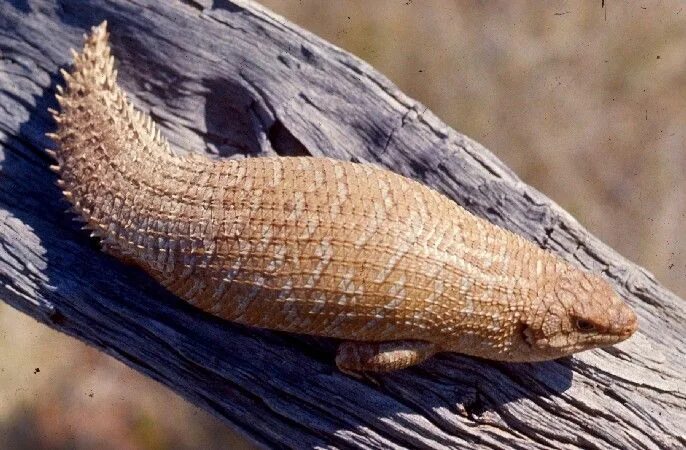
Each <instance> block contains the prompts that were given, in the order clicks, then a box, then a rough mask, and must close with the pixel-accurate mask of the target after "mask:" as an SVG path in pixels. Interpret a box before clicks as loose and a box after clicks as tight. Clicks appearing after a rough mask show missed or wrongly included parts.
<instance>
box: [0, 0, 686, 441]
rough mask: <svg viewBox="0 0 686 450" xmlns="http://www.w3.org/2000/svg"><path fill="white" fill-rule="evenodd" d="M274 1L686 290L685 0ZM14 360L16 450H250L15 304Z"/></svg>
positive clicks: (6, 374)
mask: <svg viewBox="0 0 686 450" xmlns="http://www.w3.org/2000/svg"><path fill="white" fill-rule="evenodd" d="M263 3H264V4H266V5H267V6H268V7H271V8H273V9H274V10H275V11H276V12H278V13H280V14H283V15H284V16H286V17H288V18H289V19H291V20H293V21H295V22H296V23H298V24H300V25H302V26H303V27H304V28H307V29H309V30H311V31H313V32H314V33H316V34H318V35H320V36H322V37H324V38H325V39H328V40H330V41H332V42H334V43H336V44H337V45H339V46H341V47H343V48H345V49H347V50H349V51H352V52H353V53H355V54H357V55H358V56H360V57H361V58H362V59H364V60H366V61H368V62H369V63H370V64H372V65H373V66H374V67H376V68H377V69H379V70H381V71H382V72H383V73H385V74H386V75H387V76H388V77H389V78H390V79H391V80H393V81H394V82H395V83H397V84H398V85H399V86H400V88H401V89H402V90H404V91H405V92H407V93H408V94H410V95H411V96H412V97H414V98H416V99H418V100H420V101H421V102H423V103H424V104H426V105H427V106H429V108H430V109H432V110H433V111H434V112H435V113H436V114H437V115H438V116H440V117H442V118H443V120H445V121H446V122H447V123H448V124H450V125H451V126H453V127H454V128H456V129H457V130H459V131H462V132H464V133H466V134H468V135H470V136H472V137H473V138H475V139H477V140H478V141H480V142H481V143H483V144H485V145H486V146H487V147H488V148H490V149H491V150H492V151H493V152H495V153H496V154H497V155H498V156H499V157H500V158H502V159H503V160H504V161H505V162H506V163H507V164H508V165H510V167H512V168H513V169H514V170H515V171H516V172H517V173H518V174H519V175H520V176H521V177H522V178H523V179H524V181H526V182H527V183H529V184H532V185H533V186H536V187H537V188H538V189H540V190H541V191H542V192H544V193H545V194H546V195H548V196H550V197H552V198H553V199H555V200H556V201H557V202H559V203H560V204H561V205H562V206H563V207H564V208H565V209H567V210H568V211H570V212H571V213H572V214H573V215H575V216H576V217H577V218H578V219H579V220H580V221H581V222H582V223H584V224H585V225H586V226H587V227H588V228H589V229H590V230H591V231H593V232H594V233H595V234H597V235H598V236H600V237H601V238H602V239H603V240H604V241H605V242H607V243H608V244H609V245H611V246H612V247H614V248H616V249H617V250H619V251H620V252H621V253H622V254H624V255H625V256H627V257H629V258H630V259H632V260H634V261H636V262H638V263H639V264H641V265H643V266H645V267H646V268H648V269H649V270H650V271H652V272H653V273H655V275H656V276H657V277H658V279H660V280H661V281H662V282H664V283H665V284H666V285H667V286H669V287H670V288H672V289H673V290H675V291H676V292H677V293H679V294H681V295H682V296H683V295H685V294H686V277H685V275H686V241H684V240H682V239H680V238H681V236H682V235H683V233H684V231H685V230H686V225H684V223H685V222H686V201H685V200H686V199H685V197H686V152H685V151H684V150H685V147H686V126H684V124H686V70H685V69H686V6H685V5H683V3H681V2H679V1H676V0H674V1H661V2H655V1H643V2H629V1H625V2H624V1H621V2H620V1H613V0H608V1H606V2H605V3H606V8H605V9H601V7H600V1H596V2H584V3H583V4H582V3H580V2H563V1H557V2H545V3H543V2H521V1H508V2H505V1H501V2H488V3H487V2H453V1H433V2H418V1H414V2H413V1H411V0H410V1H407V0H393V1H390V0H384V1H374V2H369V1H366V0H355V1H338V2H321V1H318V0H303V1H283V0H268V1H265V2H263ZM0 354H2V355H3V357H2V359H1V360H0V381H1V382H0V434H5V433H8V436H9V438H11V439H13V440H12V441H10V442H11V443H12V444H14V445H13V447H14V448H22V447H23V448H29V447H30V448H93V447H98V448H144V449H157V448H200V447H202V448H226V447H232V448H236V446H235V445H237V444H236V443H235V441H232V437H231V433H230V432H229V431H228V430H226V429H225V428H223V427H221V426H220V425H218V424H217V423H216V422H215V421H214V420H213V419H210V418H209V417H208V416H206V415H205V414H204V413H201V412H199V411H197V410H196V409H195V408H193V407H192V406H190V405H188V404H186V403H185V402H184V401H182V400H180V399H179V398H177V397H175V396H174V395H173V394H171V393H169V392H168V391H167V390H166V389H164V388H162V387H160V386H159V385H157V384H156V383H154V382H152V381H150V380H147V379H145V378H144V377H142V376H140V375H137V374H135V373H133V372H132V371H130V370H129V369H126V368H125V367H123V366H122V365H121V364H119V363H117V362H114V361H113V360H111V359H110V358H109V357H106V356H104V355H101V354H99V353H97V352H95V351H94V350H90V349H87V348H85V347H84V346H83V345H82V344H80V343H78V342H75V341H74V340H71V339H68V338H66V337H64V336H60V335H58V334H57V333H55V332H53V331H51V330H48V329H46V328H44V327H40V326H38V325H36V324H35V323H33V322H32V321H31V320H30V319H27V318H25V317H22V316H20V315H19V314H18V313H16V312H14V311H10V310H9V309H8V308H7V307H6V306H2V305H1V304H0ZM36 367H39V368H40V372H39V373H36V374H34V373H33V372H34V370H35V368H36ZM90 394H93V395H92V397H91V396H90Z"/></svg>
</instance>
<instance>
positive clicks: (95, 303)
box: [0, 0, 686, 448]
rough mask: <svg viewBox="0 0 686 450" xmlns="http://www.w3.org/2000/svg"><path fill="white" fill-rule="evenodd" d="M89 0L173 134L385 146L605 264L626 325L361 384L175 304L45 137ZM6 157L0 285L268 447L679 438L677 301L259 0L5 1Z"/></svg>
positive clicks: (261, 144) (0, 58)
mask: <svg viewBox="0 0 686 450" xmlns="http://www.w3.org/2000/svg"><path fill="white" fill-rule="evenodd" d="M103 19H107V20H108V21H109V23H110V29H111V32H112V42H113V49H114V54H115V55H116V57H117V58H118V61H119V64H120V80H121V84H122V85H123V87H124V88H125V90H126V91H127V92H129V93H130V94H131V95H132V96H133V97H134V99H135V102H136V104H137V105H139V106H140V108H141V109H143V110H145V111H148V112H150V113H151V114H152V116H153V117H154V119H155V120H156V121H157V122H158V123H159V124H160V126H161V128H162V131H163V132H164V134H165V135H166V136H167V137H168V138H169V140H170V141H171V143H172V145H174V146H175V147H176V148H177V149H178V151H180V152H183V151H197V152H204V153H207V154H209V155H210V156H212V157H226V156H231V155H233V154H234V153H238V154H242V155H248V156H259V155H265V154H280V155H294V154H299V155H302V154H305V155H328V156H332V157H335V158H340V159H345V160H352V161H360V162H369V163H375V164H380V165H383V166H385V167H388V168H390V169H392V170H394V171H396V172H399V173H402V174H404V175H407V176H409V177H412V178H415V179H417V180H420V181H422V182H424V183H426V184H428V185H430V186H433V187H434V188H436V189H438V190H440V191H441V192H443V193H445V194H446V195H448V196H449V197H451V198H453V199H454V200H455V201H456V202H458V203H459V204H461V205H464V206H465V207H466V208H467V209H469V210H470V211H472V212H474V213H476V214H478V215H481V216H483V217H486V218H488V219H489V220H491V221H493V222H495V223H497V224H498V225H501V226H504V227H506V228H509V229H511V230H513V231H515V232H518V233H520V234H522V235H524V236H526V237H528V238H530V239H532V240H533V241H535V242H537V243H538V244H540V245H541V246H543V247H546V248H550V249H553V250H554V251H556V252H558V253H559V254H561V255H562V256H563V257H565V258H567V259H568V260H570V261H573V262H574V263H576V264H579V265H581V266H583V267H585V268H588V269H590V270H594V271H597V272H600V273H602V274H604V275H605V276H606V277H607V278H608V279H610V280H611V281H612V283H613V284H614V286H615V287H616V288H617V290H618V292H619V293H620V294H621V295H622V296H623V297H624V298H626V299H627V301H628V302H629V303H630V304H631V305H632V306H633V307H634V308H635V309H636V311H637V312H638V314H639V316H640V323H641V329H640V331H639V332H638V334H637V335H635V336H634V337H633V338H632V339H631V340H629V341H628V342H626V343H624V344H622V345H619V346H617V347H614V348H609V349H606V350H597V351H592V352H587V353H583V354H580V355H578V356H577V357H574V358H569V359H563V360H559V361H554V362H547V363H541V364H504V363H495V362H488V361H482V360H477V359H474V358H469V357H463V356H460V355H441V356H439V357H436V358H433V359H432V360H430V361H429V362H427V363H425V364H423V365H422V366H420V367H417V368H412V369H409V370H405V371H402V372H398V373H392V374H388V375H383V376H375V377H374V381H375V382H372V381H370V380H369V379H367V380H356V379H352V378H350V377H347V376H345V375H343V374H341V373H339V372H338V371H337V370H336V369H335V367H334V364H333V356H334V348H335V343H334V342H333V341H331V340H327V339H315V338H310V337H302V336H293V335H287V334H283V333H276V332H269V331H263V330H257V329H251V328H247V327H241V326H237V325H233V324H228V323H224V322H222V321H220V320H217V319H215V318H213V317H211V316H209V315H207V314H204V313H202V312H199V311H197V310H195V309H193V308H191V307H190V306H187V305H186V304H184V303H183V302H182V301H180V300H178V299H177V298H175V297H173V296H171V295H170V294H168V293H166V292H165V291H163V289H162V288H160V287H159V286H157V285H156V284H155V283H154V282H153V281H152V280H150V279H149V278H148V277H147V276H145V275H144V274H143V273H142V272H141V271H138V270H136V269H134V268H131V267H126V266H124V265H123V264H121V263H119V262H117V261H115V260H114V259H112V258H110V257H108V256H106V255H104V254H103V253H101V252H100V251H99V250H98V244H97V242H96V241H94V240H92V239H90V238H89V237H88V235H87V233H86V232H83V231H81V230H79V229H78V227H77V226H76V225H75V223H74V222H72V221H71V218H70V216H69V215H68V214H65V213H64V212H63V211H64V209H65V207H66V204H65V203H63V202H62V201H61V196H60V193H59V191H58V189H57V188H56V187H55V186H54V181H55V177H54V176H53V175H52V173H51V172H50V171H49V170H48V165H49V159H48V158H47V156H46V155H45V154H44V153H43V152H42V149H43V148H44V147H47V146H49V145H50V142H49V141H48V140H47V139H46V138H45V136H44V133H46V132H48V131H52V130H54V127H55V124H54V123H53V122H52V120H51V119H50V117H49V114H48V113H47V108H48V107H53V108H57V105H56V102H55V100H54V93H55V86H56V84H58V83H60V82H61V79H60V76H59V75H58V69H59V68H60V67H66V66H67V65H68V64H69V61H70V56H69V53H68V51H67V49H68V48H69V47H74V48H79V47H80V46H81V43H82V33H83V32H85V31H87V30H88V29H89V27H90V26H92V25H95V24H97V23H99V22H100V21H102V20H103ZM598 163H599V164H601V163H602V161H598ZM0 167H1V169H0V297H1V298H2V299H3V300H5V301H7V302H8V303H9V304H10V305H12V306H14V307H15V308H17V309H19V310H21V311H23V312H25V313H27V314H29V315H31V316H33V317H34V318H36V319H37V320H39V321H41V322H43V323H45V324H47V325H48V326H50V327H53V328H56V329H58V330H60V331H63V332H65V333H67V334H69V335H72V336H74V337H76V338H78V339H80V340H82V341H84V342H87V343H89V344H91V345H94V346H96V347H98V348H100V349H101V350H103V351H104V352H107V353H108V354H110V355H113V356H114V357H116V358H118V359H120V360H121V361H123V362H125V363H126V364H128V365H129V366H131V367H133V368H135V369H137V370H139V371H141V372H143V373H144V374H146V375H148V376H150V377H152V378H154V379H156V380H158V381H160V382H161V383H164V384H165V385H167V386H169V387H170V388H171V389H173V390H175V391H176V392H178V393H179V394H181V395H182V396H184V397H185V398H187V399H188V400H190V401H192V402H193V403H195V404H197V405H199V406H200V407H202V408H204V409H206V410H208V411H210V412H211V413H213V414H215V415H216V416H218V417H220V418H221V419H223V420H224V421H226V423H228V424H231V425H232V426H234V427H236V428H237V429H239V430H240V431H241V432H242V433H244V434H245V435H247V436H249V437H250V438H252V439H253V440H255V441H256V442H258V443H261V444H264V445H265V446H270V447H293V448H311V447H341V448H348V447H354V448H402V447H415V448H444V447H467V446H468V447H471V448H473V447H490V448H548V447H550V446H554V447H559V448H577V447H583V448H675V447H683V446H686V439H685V438H684V435H685V434H686V358H685V353H686V352H685V348H686V346H685V344H686V303H684V302H683V301H682V300H680V299H679V298H677V297H676V296H675V295H674V294H672V293H671V292H669V291H668V290H667V289H665V288H664V287H662V286H660V285H659V284H658V283H657V282H656V281H655V279H654V278H653V277H652V276H651V275H650V274H649V273H648V272H646V271H645V270H644V269H642V268H640V267H637V266H636V265H634V264H632V263H630V262H629V261H627V260H626V259H624V258H623V257H621V256H620V255H618V254H617V253H616V252H615V251H613V250H612V249H611V248H609V247H607V246H606V245H604V244H603V243H601V242H600V241H598V239H596V238H595V237H593V236H592V235H591V234H589V232H588V231H586V230H585V229H584V228H583V227H582V226H580V225H579V224H578V223H577V222H576V221H575V220H574V219H573V218H572V217H571V216H570V215H569V214H568V213H566V212H565V211H563V210H562V209H561V208H560V207H559V206H557V205H556V204H554V203H553V202H552V201H551V200H550V199H548V198H547V197H545V196H544V195H542V194H541V193H539V192H537V191H536V190H535V189H533V188H531V187H530V186H527V185H526V184H524V183H523V182H521V181H520V180H519V179H518V178H517V177H516V175H515V174H514V173H512V172H511V171H510V170H509V169H508V168H507V167H505V166H504V165H503V164H502V163H501V162H500V161H498V159H496V158H495V157H494V156H493V155H492V154H491V153H490V152H489V151H488V150H486V149H485V148H484V147H482V146H481V145H479V144H478V143H476V142H474V141H473V140H471V139H469V138H468V137H466V136H464V135H462V134H460V133H458V132H456V131H454V130H453V129H451V128H450V127H448V126H447V125H445V124H444V123H443V122H441V120H440V119H438V118H437V117H436V116H434V115H433V114H432V113H431V112H430V111H429V110H427V109H426V107H424V106H423V105H421V104H420V103H418V102H417V101H415V100H413V99H411V98H408V97H407V96H406V95H404V94H403V93H402V92H400V91H399V90H398V88H397V87H395V86H394V85H393V84H392V83H391V82H389V81H388V80H387V79H386V78H384V77H383V76H382V75H380V74H379V73H378V72H376V71H375V70H374V69H372V68H371V67H369V66H368V65H367V64H365V63H364V62H362V61H360V60H359V59H357V58H355V57H353V56H351V55H350V54H348V53H346V52H344V51H342V50H340V49H338V48H336V47H334V46H332V45H331V44H328V43H326V42H324V41H322V40H321V39H319V38H317V37H316V36H314V35H312V34H310V33H308V32H306V31H304V30H302V29H300V28H298V27H297V26H295V25H293V24H291V23H288V22H287V21H285V20H284V19H282V18H280V17H277V16H276V15H274V14H273V13H271V12H269V11H266V10H264V9H262V8H261V7H259V6H258V5H255V4H249V3H245V2H243V1H234V2H229V1H215V2H214V5H209V4H208V2H194V1H190V0H186V1H170V2H157V1H153V0H149V1H148V0H129V1H126V0H115V1H104V0H96V1H91V2H77V1H66V0H65V1H59V2H55V1H48V0H32V1H22V0H10V1H5V2H2V3H0ZM55 351H59V349H56V350H55Z"/></svg>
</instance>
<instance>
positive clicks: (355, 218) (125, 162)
mask: <svg viewBox="0 0 686 450" xmlns="http://www.w3.org/2000/svg"><path fill="white" fill-rule="evenodd" d="M63 74H64V77H65V80H66V82H67V83H66V88H65V89H62V88H58V91H59V93H60V95H58V100H59V103H60V105H61V112H60V113H57V112H53V114H54V117H55V120H56V121H57V123H58V130H57V132H56V133H55V134H52V135H51V136H50V137H51V138H52V139H53V140H54V141H55V142H56V144H57V149H56V150H55V151H51V154H52V155H53V156H54V157H55V159H56V160H57V162H58V165H56V166H53V169H54V170H55V171H56V172H57V173H59V175H60V180H59V182H58V184H59V185H60V187H61V188H62V190H63V192H64V195H65V196H66V197H67V198H68V199H69V201H70V202H71V203H72V204H73V209H74V210H75V212H76V213H77V214H79V215H80V216H81V218H83V220H84V221H85V222H86V226H87V227H88V228H89V229H91V230H93V232H94V234H95V235H97V236H98V237H100V238H101V241H102V243H103V248H104V249H105V250H106V251H107V252H109V253H111V254H113V255H115V256H117V257H119V258H121V259H124V260H126V261H128V262H133V263H135V264H137V265H139V266H140V267H142V268H143V269H144V270H146V271H147V272H148V273H149V274H151V275H152V276H153V277H154V278H155V279H157V280H159V281H160V282H161V283H162V284H163V285H165V286H166V287H167V288H168V289H169V290H170V291H171V292H173V293H175V294H176V295H178V296H179V297H181V298H183V299H185V300H187V301H188V302H190V303H191V304H193V305H195V306H197V307H199V308H201V309H204V310H206V311H209V312H211V313H213V314H215V315H217V316H219V317H222V318H224V319H227V320H231V321H235V322H240V323H243V324H247V325H253V326H257V327H264V328H270V329H276V330H283V331H289V332H297V333H306V334H312V335H320V336H329V337H335V338H339V339H343V340H344V342H343V343H342V344H341V346H340V347H339V351H338V354H337V357H336V362H337V364H338V366H339V367H340V368H341V369H343V370H352V371H357V370H369V371H385V370H393V369H398V368H402V367H407V366H409V365H412V364H416V363H418V362H421V361H423V360H424V359H426V358H427V357H429V356H431V355H433V354H434V353H436V352H440V351H454V352H460V353H465V354H469V355H474V356H479V357H483V358H489V359H496V360H506V361H539V360H547V359H554V358H558V357H561V356H564V355H568V354H571V353H574V352H578V351H582V350H586V349H590V348H594V347H599V346H605V345H612V344H614V343H616V342H619V341H621V340H624V339H626V338H627V337H629V336H630V335H631V334H632V333H633V332H634V331H635V329H636V327H637V322H636V316H635V314H634V312H633V311H632V310H631V308H629V307H628V306H627V305H626V304H625V303H624V302H623V301H622V300H621V299H620V298H619V297H618V296H617V295H616V294H615V293H614V291H613V290H612V288H611V287H610V285H609V284H608V283H607V282H606V281H605V280H603V279H601V278H600V277H598V276H596V275H593V274H589V273H586V272H583V271H581V270H579V269H577V268H575V267H573V266H572V265H570V264H568V263H566V262H564V261H563V260H562V259H560V258H559V257H557V256H555V255H554V254H552V253H550V252H548V251H545V250H542V249H540V248H539V247H537V246H536V245H535V244H533V243H531V242H529V241H527V240H526V239H524V238H522V237H520V236H518V235H516V234H513V233H511V232H509V231H507V230H504V229H502V228H499V227H497V226H495V225H493V224H491V223H489V222H488V221H486V220H483V219H481V218H478V217H476V216H474V215H472V214H470V213H469V212H467V211H466V210H464V209H463V208H461V207H460V206H458V205H457V204H455V203H454V202H453V201H452V200H450V199H448V198H447V197H445V196H443V195H441V194H439V193H438V192H436V191H434V190H431V189H429V188H427V187H425V186H423V185H421V184H420V183H417V182H415V181H412V180H410V179H408V178H404V177H402V176H400V175H397V174H394V173H392V172H389V171H386V170H383V169H380V168H376V167H372V166H369V165H363V164H354V163H350V162H343V161H336V160H332V159H328V158H310V157H291V158H279V157H276V158H252V159H242V160H222V161H212V160H209V159H206V158H202V157H199V156H189V157H178V156H175V155H174V154H172V152H171V151H170V149H169V145H168V144H167V142H166V141H165V140H164V138H162V137H161V135H160V133H159V131H158V130H157V129H156V127H155V125H154V124H153V123H152V120H151V119H150V117H148V116H146V115H144V114H141V113H140V112H137V111H135V110H134V108H133V106H132V105H131V104H130V103H129V102H128V100H127V99H126V96H125V94H124V93H123V92H122V91H121V89H120V88H119V87H118V86H117V84H116V71H115V70H114V59H113V58H112V57H111V56H110V48H109V45H108V42H107V32H106V24H105V23H103V24H102V25H100V26H99V27H96V28H94V29H93V32H92V34H91V35H90V36H89V37H87V39H86V43H85V46H84V50H83V52H82V53H81V54H76V53H74V67H73V69H72V71H71V73H67V72H63Z"/></svg>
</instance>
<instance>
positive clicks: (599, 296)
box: [517, 268, 638, 361]
mask: <svg viewBox="0 0 686 450" xmlns="http://www.w3.org/2000/svg"><path fill="white" fill-rule="evenodd" d="M539 281H540V282H539V283H538V288H537V289H536V292H535V294H534V299H533V301H532V304H531V314H528V315H527V316H528V317H523V319H524V320H523V323H522V325H523V326H522V331H521V333H522V336H521V338H522V341H523V342H522V344H521V345H523V346H524V347H525V348H524V349H522V350H523V351H521V352H517V353H519V354H520V355H521V356H522V358H521V359H522V360H526V361H536V360H546V359H554V358H559V357H562V356H566V355H570V354H572V353H576V352H580V351H583V350H589V349H592V348H596V347H606V346H610V345H613V344H616V343H618V342H621V341H623V340H625V339H627V338H629V337H630V336H631V335H632V334H633V333H634V331H636V329H637V328H638V321H637V318H636V314H635V313H634V311H633V310H632V309H631V308H630V307H629V306H628V305H627V304H626V303H624V301H622V299H621V298H620V297H619V296H618V295H617V293H616V292H615V291H614V290H613V289H612V287H611V286H610V284H609V283H608V282H607V281H605V280H604V279H602V278H600V277H598V276H596V275H593V274H589V273H586V272H582V271H580V270H577V269H573V268H567V269H566V270H563V271H562V272H561V273H556V274H554V275H551V276H546V277H544V278H542V279H541V280H539ZM526 346H528V347H529V348H528V349H527V348H526Z"/></svg>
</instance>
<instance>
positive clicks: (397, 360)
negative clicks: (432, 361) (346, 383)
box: [336, 340, 438, 373]
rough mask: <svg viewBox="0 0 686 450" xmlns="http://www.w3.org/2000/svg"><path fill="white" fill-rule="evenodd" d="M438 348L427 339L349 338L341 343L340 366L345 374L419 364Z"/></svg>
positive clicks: (337, 355)
mask: <svg viewBox="0 0 686 450" xmlns="http://www.w3.org/2000/svg"><path fill="white" fill-rule="evenodd" d="M437 351H438V349H437V347H436V345H435V344H432V343H431V342H427V341H414V340H407V341H386V342H358V341H345V342H342V343H341V344H340V345H339V346H338V351H337V352H336V365H337V366H338V368H339V369H340V370H341V371H342V372H345V373H351V372H352V373H354V372H388V371H391V370H398V369H404V368H406V367H410V366H413V365H415V364H419V363H421V362H422V361H424V360H426V359H427V358H429V357H430V356H432V355H433V354H434V353H436V352H437Z"/></svg>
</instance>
